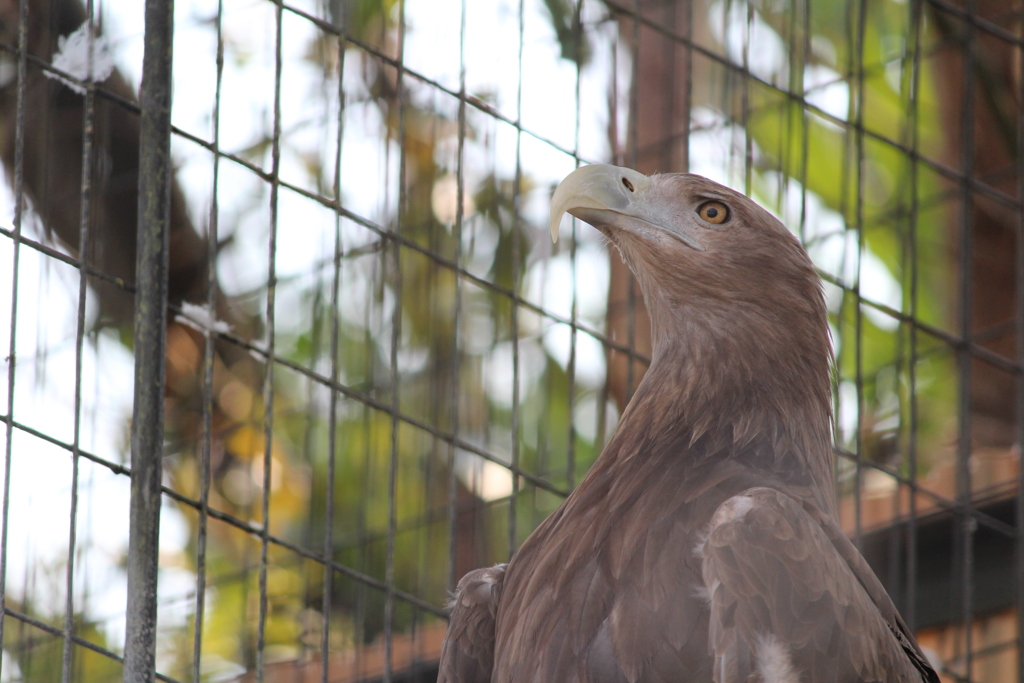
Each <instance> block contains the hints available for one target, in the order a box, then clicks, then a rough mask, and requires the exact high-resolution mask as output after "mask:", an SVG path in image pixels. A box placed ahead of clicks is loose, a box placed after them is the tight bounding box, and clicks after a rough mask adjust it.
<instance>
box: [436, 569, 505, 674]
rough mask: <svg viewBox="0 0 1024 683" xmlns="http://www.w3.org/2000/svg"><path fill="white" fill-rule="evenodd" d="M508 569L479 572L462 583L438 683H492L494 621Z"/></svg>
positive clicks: (471, 573)
mask: <svg viewBox="0 0 1024 683" xmlns="http://www.w3.org/2000/svg"><path fill="white" fill-rule="evenodd" d="M504 580H505V565H503V564H499V565H497V566H495V567H488V568H486V569H477V570H474V571H471V572H469V573H468V574H466V575H465V576H464V577H462V580H461V581H459V585H458V587H457V588H456V589H455V597H454V598H452V603H451V604H452V615H451V619H450V620H449V623H448V633H447V634H446V635H445V638H444V645H442V648H441V664H440V672H439V674H438V677H437V681H438V683H489V682H490V680H491V670H492V669H493V668H494V621H495V618H496V616H497V613H498V602H499V600H500V599H501V587H502V583H503V582H504Z"/></svg>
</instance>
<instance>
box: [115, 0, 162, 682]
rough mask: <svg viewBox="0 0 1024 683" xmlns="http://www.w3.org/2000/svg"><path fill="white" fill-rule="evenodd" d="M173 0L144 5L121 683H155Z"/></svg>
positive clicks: (157, 0) (149, 2)
mask: <svg viewBox="0 0 1024 683" xmlns="http://www.w3.org/2000/svg"><path fill="white" fill-rule="evenodd" d="M173 18H174V0H146V37H145V41H146V46H145V53H144V56H143V60H142V88H141V95H140V100H141V105H142V121H141V123H142V127H141V135H140V136H139V228H138V230H139V233H138V257H137V260H136V268H135V273H136V277H135V279H136V287H137V289H136V294H135V403H134V410H133V411H132V496H131V511H130V515H131V518H130V522H129V537H128V608H127V622H126V635H125V647H124V681H125V683H140V682H144V681H153V680H154V679H155V675H156V674H155V670H154V668H155V653H156V580H157V550H158V540H159V537H160V475H161V458H162V455H163V439H164V379H165V377H164V372H165V367H164V357H165V350H164V346H165V344H166V339H167V252H168V235H169V233H170V229H169V228H170V226H169V224H170V199H171V47H172V41H171V38H172V35H173V31H174V19H173Z"/></svg>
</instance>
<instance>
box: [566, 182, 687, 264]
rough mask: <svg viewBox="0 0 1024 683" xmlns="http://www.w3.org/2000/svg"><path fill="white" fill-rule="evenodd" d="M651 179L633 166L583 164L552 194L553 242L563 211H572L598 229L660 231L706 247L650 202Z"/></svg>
mask: <svg viewBox="0 0 1024 683" xmlns="http://www.w3.org/2000/svg"><path fill="white" fill-rule="evenodd" d="M650 186H651V179H650V178H648V177H647V176H645V175H644V174H642V173H640V172H638V171H634V170H633V169H631V168H621V167H619V166H612V165H611V164H591V165H590V166H581V167H580V168H577V169H576V170H575V171H573V172H572V173H570V174H569V175H567V176H566V177H565V180H563V181H562V182H561V183H559V185H558V187H557V188H556V189H555V193H554V195H552V197H551V241H552V242H557V241H558V225H559V223H561V221H562V214H564V213H566V212H568V213H569V214H571V215H573V216H575V217H576V218H579V219H580V220H582V221H585V222H587V223H590V224H591V225H593V226H594V227H595V228H602V227H609V228H619V229H622V230H630V231H632V232H643V231H645V229H646V230H651V229H653V230H657V231H660V232H664V233H667V234H668V235H671V236H672V237H674V238H676V239H677V240H679V241H680V242H682V243H683V244H685V245H686V246H688V247H690V248H691V249H696V250H697V251H704V246H703V245H702V244H701V243H700V242H698V241H697V240H696V239H694V238H693V237H692V236H690V235H687V234H686V233H684V232H681V231H680V230H675V229H672V228H670V227H668V226H669V225H670V224H671V221H670V219H669V217H668V216H666V215H664V210H661V209H659V207H658V206H656V205H655V203H654V202H652V201H650V197H649V195H648V192H647V190H648V189H649V188H650Z"/></svg>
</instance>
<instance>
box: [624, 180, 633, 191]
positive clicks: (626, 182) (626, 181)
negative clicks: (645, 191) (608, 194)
mask: <svg viewBox="0 0 1024 683" xmlns="http://www.w3.org/2000/svg"><path fill="white" fill-rule="evenodd" d="M622 184H623V185H625V186H626V189H627V190H629V191H630V192H635V191H636V190H634V189H633V183H631V182H629V178H623V179H622Z"/></svg>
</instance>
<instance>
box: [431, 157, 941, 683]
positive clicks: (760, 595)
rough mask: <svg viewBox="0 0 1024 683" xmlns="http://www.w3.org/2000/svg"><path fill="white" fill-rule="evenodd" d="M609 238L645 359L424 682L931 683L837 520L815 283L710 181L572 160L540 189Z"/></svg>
mask: <svg viewBox="0 0 1024 683" xmlns="http://www.w3.org/2000/svg"><path fill="white" fill-rule="evenodd" d="M565 212H568V213H569V214H571V215H573V216H575V217H577V218H579V219H580V220H583V221H585V222H587V223H589V224H591V225H593V226H594V227H596V228H597V229H598V230H600V231H601V232H602V233H603V234H604V235H605V236H606V237H607V239H608V240H609V241H610V242H611V243H612V244H613V245H614V246H615V247H616V248H617V249H618V250H619V251H620V252H621V253H622V257H623V259H624V260H625V262H626V263H627V264H628V265H629V267H630V269H631V270H632V272H633V274H634V275H635V277H636V279H637V282H638V283H639V285H640V288H641V290H642V292H643V296H644V300H645V302H646V304H647V307H648V310H649V312H650V318H651V326H652V330H651V332H652V345H653V350H652V356H651V364H650V369H649V370H648V371H647V373H646V375H645V376H644V378H643V381H642V382H641V383H640V385H639V386H638V387H637V390H636V393H635V394H634V396H633V398H632V400H631V401H630V403H629V405H628V406H627V407H626V409H625V411H623V414H622V418H621V420H620V422H619V425H618V427H617V429H616V432H615V434H614V436H613V437H612V438H611V439H610V440H609V442H608V444H607V446H606V448H605V449H604V451H603V452H602V453H601V455H600V456H599V457H598V459H597V461H596V462H595V463H594V465H593V466H592V467H591V469H590V470H589V472H588V473H587V474H586V476H585V477H584V478H583V479H582V481H581V482H580V483H579V486H577V487H576V489H575V490H574V491H573V492H572V493H571V494H570V495H569V496H568V498H567V499H566V500H565V501H564V503H563V504H562V505H561V506H560V507H559V508H558V509H557V510H556V511H555V512H554V513H552V514H551V516H550V517H548V518H547V519H546V520H545V521H544V522H543V523H542V524H541V525H540V526H539V527H538V528H537V529H536V531H534V532H533V534H532V535H531V536H530V537H529V538H528V539H527V540H526V542H525V543H523V545H522V547H521V548H519V550H518V551H517V552H516V553H515V555H514V556H513V557H512V559H511V560H510V561H509V562H508V563H507V564H501V565H498V566H495V567H490V568H485V569H478V570H475V571H472V572H470V573H468V574H467V575H466V576H465V577H464V578H463V579H462V580H461V581H459V583H458V586H457V588H456V591H455V593H454V596H453V598H452V603H451V610H452V611H451V616H450V622H449V626H448V631H447V634H446V637H445V641H444V645H443V648H442V654H441V662H440V674H439V678H438V681H439V682H441V683H484V682H491V681H493V682H494V683H511V682H513V681H516V682H523V683H527V682H529V683H574V682H575V683H641V682H642V683H648V682H652V683H653V682H662V681H664V682H666V683H668V682H671V683H690V682H693V683H697V682H700V683H710V682H711V681H714V682H715V683H737V682H741V681H742V682H748V681H750V682H754V681H756V682H761V683H826V682H827V683H833V682H834V683H854V682H856V683H861V682H864V683H866V682H878V683H911V682H914V683H919V682H922V681H925V682H928V683H938V681H939V678H938V676H937V674H936V673H935V671H934V669H933V668H932V667H931V665H930V664H929V663H928V660H927V659H926V658H925V656H924V654H923V653H922V651H921V648H920V647H919V646H918V644H917V643H916V642H915V640H914V637H913V634H912V633H911V632H910V630H909V629H908V627H907V625H906V624H905V623H904V621H903V619H902V618H901V617H900V615H899V613H898V612H897V610H896V608H895V606H894V605H893V603H892V600H891V599H890V598H889V596H888V595H887V594H886V592H885V589H884V588H883V587H882V584H881V583H880V582H879V580H878V578H877V577H876V576H875V575H874V573H873V572H872V571H871V569H870V567H869V566H868V564H867V562H866V561H865V560H864V558H863V557H862V556H861V555H860V553H859V552H858V551H857V549H856V548H855V547H854V545H853V544H852V543H851V542H850V540H849V539H848V538H847V536H846V535H845V534H844V533H843V531H842V529H841V527H840V526H839V521H838V514H837V510H836V499H835V487H834V473H833V449H832V407H831V406H832V404H831V375H830V373H831V368H832V362H833V359H832V347H831V343H830V336H829V327H828V320H827V312H826V306H825V301H824V295H823V291H822V286H821V280H820V279H819V278H818V276H817V273H816V272H815V270H814V266H813V264H812V263H811V260H810V258H809V257H808V255H807V252H806V251H805V250H804V248H803V246H802V245H801V244H800V242H799V241H798V240H797V239H796V238H795V237H794V236H793V235H792V234H791V233H790V232H789V231H788V230H787V229H786V228H785V226H783V225H782V223H781V222H779V221H778V220H777V219H776V218H775V217H773V216H772V215H771V214H770V213H769V212H768V211H766V210H765V209H763V208H761V207H760V206H758V205H757V204H755V203H754V202H753V201H751V200H750V199H748V198H747V197H745V196H743V195H742V194H740V193H738V192H735V191H733V190H731V189H729V188H727V187H724V186H722V185H720V184H718V183H715V182H713V181H711V180H708V179H707V178H703V177H701V176H698V175H693V174H686V173H668V174H658V175H652V176H650V177H648V176H645V175H643V174H641V173H639V172H637V171H634V170H632V169H628V168H620V167H616V166H612V165H608V164H594V165H589V166H583V167H581V168H579V169H577V170H576V171H574V172H573V173H571V174H570V175H569V176H567V177H566V178H565V179H564V180H563V181H562V182H561V184H559V186H558V188H557V189H556V190H555V192H554V195H553V196H552V211H551V235H552V238H553V239H556V238H557V231H558V225H559V222H560V219H561V217H562V215H563V213H565Z"/></svg>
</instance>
